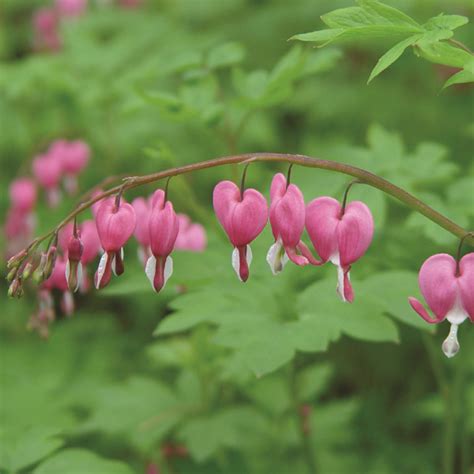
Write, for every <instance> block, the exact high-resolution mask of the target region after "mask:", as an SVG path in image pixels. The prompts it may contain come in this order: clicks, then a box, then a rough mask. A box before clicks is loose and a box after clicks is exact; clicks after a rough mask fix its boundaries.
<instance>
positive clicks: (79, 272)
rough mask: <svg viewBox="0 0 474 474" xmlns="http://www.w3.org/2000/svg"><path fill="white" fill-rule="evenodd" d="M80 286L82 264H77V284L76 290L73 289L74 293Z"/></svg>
mask: <svg viewBox="0 0 474 474" xmlns="http://www.w3.org/2000/svg"><path fill="white" fill-rule="evenodd" d="M81 284H82V263H81V262H79V263H78V264H77V284H76V288H74V292H76V291H77V290H78V289H79V287H80V286H81Z"/></svg>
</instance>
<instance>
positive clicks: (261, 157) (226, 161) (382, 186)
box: [38, 153, 474, 246]
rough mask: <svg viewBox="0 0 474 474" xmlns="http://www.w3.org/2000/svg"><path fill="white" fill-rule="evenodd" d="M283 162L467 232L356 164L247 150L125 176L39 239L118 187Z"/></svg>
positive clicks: (462, 233) (468, 240)
mask: <svg viewBox="0 0 474 474" xmlns="http://www.w3.org/2000/svg"><path fill="white" fill-rule="evenodd" d="M257 161H260V162H283V163H293V164H296V165H300V166H304V167H307V168H319V169H323V170H328V171H335V172H337V173H343V174H346V175H349V176H353V177H354V178H358V179H359V180H361V181H363V182H364V183H365V184H368V185H370V186H372V187H374V188H377V189H379V190H380V191H383V192H384V193H386V194H388V195H390V196H392V197H394V198H395V199H398V200H399V201H401V202H403V203H404V204H406V205H407V206H408V207H411V208H412V209H414V210H415V211H417V212H419V213H420V214H423V215H424V216H425V217H427V218H428V219H430V220H431V221H433V222H435V223H436V224H438V225H439V226H440V227H442V228H443V229H445V230H447V231H448V232H450V233H451V234H453V235H455V236H456V237H458V238H462V237H464V236H465V235H466V234H467V233H468V232H467V231H466V230H465V229H463V228H462V227H461V226H459V225H457V224H456V223H455V222H453V221H452V220H450V219H448V218H447V217H445V216H443V215H442V214H440V213H439V212H437V211H435V210H434V209H433V208H431V207H430V206H428V205H427V204H425V203H424V202H423V201H420V200H419V199H417V198H416V197H415V196H413V195H411V194H410V193H408V192H407V191H405V190H403V189H401V188H399V187H398V186H395V185H394V184H392V183H390V182H389V181H387V180H386V179H384V178H381V177H380V176H377V175H375V174H373V173H370V172H369V171H366V170H364V169H362V168H358V167H356V166H351V165H347V164H345V163H339V162H337V161H329V160H321V159H317V158H312V157H309V156H305V155H293V154H284V153H247V154H242V155H232V156H225V157H223V158H216V159H213V160H207V161H201V162H199V163H192V164H189V165H185V166H180V167H178V168H171V169H168V170H165V171H160V172H158V173H152V174H149V175H144V176H133V177H128V178H124V180H123V184H122V185H119V186H114V187H113V188H110V189H108V190H107V191H104V192H103V193H101V194H99V195H97V196H95V197H93V198H91V199H89V200H88V201H86V202H83V203H82V204H80V205H79V206H78V207H77V208H76V209H74V210H73V211H72V212H71V213H70V214H68V215H67V216H66V217H65V218H64V219H63V220H62V221H61V222H60V223H59V224H58V225H57V226H56V227H55V228H54V229H53V230H51V231H50V232H48V233H47V234H45V235H43V236H42V237H40V238H39V239H38V240H39V242H41V241H43V240H45V239H47V238H48V237H49V236H51V235H52V234H53V233H54V232H56V231H57V230H59V229H61V228H62V227H64V226H65V225H66V224H67V223H68V222H69V221H70V220H71V219H73V218H74V217H75V216H77V215H78V214H80V213H81V212H83V211H85V210H86V209H88V208H89V207H91V206H92V205H93V204H94V203H96V202H98V201H100V200H101V199H103V198H105V197H108V196H111V195H113V194H116V193H118V192H119V191H120V190H123V191H126V190H128V189H133V188H136V187H138V186H142V185H144V184H149V183H153V182H155V181H159V180H161V179H164V178H168V177H170V176H178V175H181V174H185V173H191V172H194V171H199V170H204V169H207V168H214V167H216V166H224V165H232V164H239V163H249V162H257ZM465 242H466V243H468V244H470V245H471V246H474V236H471V235H470V236H467V237H466V239H465Z"/></svg>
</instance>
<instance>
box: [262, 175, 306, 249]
mask: <svg viewBox="0 0 474 474" xmlns="http://www.w3.org/2000/svg"><path fill="white" fill-rule="evenodd" d="M270 194H271V195H272V203H271V206H270V224H271V226H272V232H273V236H274V237H275V240H278V237H281V240H282V242H283V245H284V246H285V247H286V246H289V247H296V246H297V245H298V243H299V241H300V240H301V235H302V234H303V231H304V224H305V213H306V209H305V204H304V197H303V194H302V192H301V191H300V189H299V188H298V187H297V186H295V185H294V184H290V185H289V186H288V188H287V187H286V179H285V178H284V176H283V175H282V174H281V173H279V174H277V175H275V177H274V178H273V182H272V186H271V191H270ZM290 258H291V257H290Z"/></svg>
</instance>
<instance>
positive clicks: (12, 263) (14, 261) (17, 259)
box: [7, 249, 28, 270]
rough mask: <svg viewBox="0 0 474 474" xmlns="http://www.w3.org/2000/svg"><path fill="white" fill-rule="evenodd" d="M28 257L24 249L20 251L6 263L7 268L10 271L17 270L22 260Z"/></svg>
mask: <svg viewBox="0 0 474 474" xmlns="http://www.w3.org/2000/svg"><path fill="white" fill-rule="evenodd" d="M27 255H28V252H27V251H26V249H23V250H21V251H20V252H18V253H17V254H16V255H13V257H11V258H10V259H9V260H8V262H7V268H8V269H9V270H10V269H12V268H18V267H19V266H20V264H21V262H22V261H23V259H24V258H25V257H26V256H27Z"/></svg>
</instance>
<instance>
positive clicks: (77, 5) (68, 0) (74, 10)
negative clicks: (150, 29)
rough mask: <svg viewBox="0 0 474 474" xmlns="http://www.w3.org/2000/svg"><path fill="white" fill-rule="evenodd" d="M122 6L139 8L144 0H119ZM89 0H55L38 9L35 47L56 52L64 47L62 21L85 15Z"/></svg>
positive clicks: (34, 28) (34, 17) (35, 24)
mask: <svg viewBox="0 0 474 474" xmlns="http://www.w3.org/2000/svg"><path fill="white" fill-rule="evenodd" d="M116 3H117V4H118V6H120V7H122V8H137V7H139V6H140V5H141V4H142V3H143V0H117V2H116ZM87 4H88V0H55V2H54V4H53V5H52V6H50V7H43V8H40V9H38V10H37V11H36V12H35V13H34V15H33V31H34V48H35V50H37V51H48V52H56V51H59V50H60V49H61V48H62V39H61V34H60V27H61V23H62V22H64V21H68V20H70V19H74V18H78V17H80V16H83V15H84V14H85V13H86V10H87Z"/></svg>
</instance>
